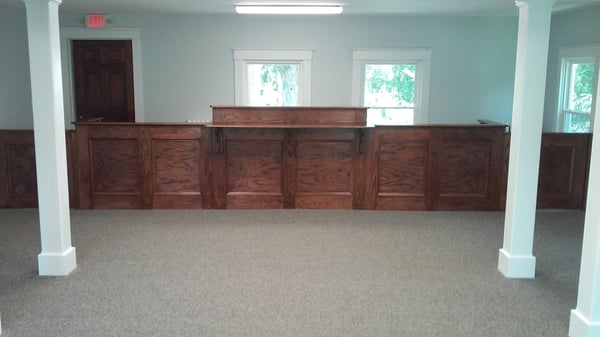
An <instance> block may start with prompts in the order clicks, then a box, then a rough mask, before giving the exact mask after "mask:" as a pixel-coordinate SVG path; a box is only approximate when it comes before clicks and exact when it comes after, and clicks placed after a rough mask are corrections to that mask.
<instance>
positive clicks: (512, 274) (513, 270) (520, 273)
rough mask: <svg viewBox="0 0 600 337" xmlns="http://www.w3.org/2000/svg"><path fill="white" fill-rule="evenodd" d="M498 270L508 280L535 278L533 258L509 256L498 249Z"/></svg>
mask: <svg viewBox="0 0 600 337" xmlns="http://www.w3.org/2000/svg"><path fill="white" fill-rule="evenodd" d="M498 270H500V272H501V273H502V274H504V276H506V277H508V278H535V256H533V255H511V254H510V253H509V252H507V251H506V250H504V248H503V249H500V254H499V256H498Z"/></svg>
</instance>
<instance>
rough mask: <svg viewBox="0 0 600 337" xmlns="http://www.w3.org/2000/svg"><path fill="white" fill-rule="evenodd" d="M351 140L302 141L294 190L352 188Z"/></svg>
mask: <svg viewBox="0 0 600 337" xmlns="http://www.w3.org/2000/svg"><path fill="white" fill-rule="evenodd" d="M352 145H353V144H352V142H335V141H302V142H298V145H297V148H296V156H297V163H298V164H297V165H298V171H297V172H298V173H297V177H298V183H297V187H296V188H297V192H298V193H301V192H348V193H351V192H352V153H353V152H352V150H353V147H352Z"/></svg>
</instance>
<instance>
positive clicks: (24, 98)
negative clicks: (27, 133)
mask: <svg viewBox="0 0 600 337" xmlns="http://www.w3.org/2000/svg"><path fill="white" fill-rule="evenodd" d="M28 53H29V52H28V47H27V26H26V20H25V11H22V10H18V9H13V8H2V9H0V128H2V129H8V128H11V129H31V128H32V127H33V113H32V109H31V80H30V76H29V54H28Z"/></svg>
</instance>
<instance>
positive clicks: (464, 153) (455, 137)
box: [432, 126, 504, 210]
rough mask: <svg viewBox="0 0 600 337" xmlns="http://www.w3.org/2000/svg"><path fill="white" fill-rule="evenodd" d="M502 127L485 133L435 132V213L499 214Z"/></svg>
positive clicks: (438, 130)
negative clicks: (444, 210)
mask: <svg viewBox="0 0 600 337" xmlns="http://www.w3.org/2000/svg"><path fill="white" fill-rule="evenodd" d="M503 135H504V128H503V126H500V127H496V128H489V129H461V128H457V129H454V128H439V129H436V130H434V131H433V133H432V137H433V138H434V139H435V143H436V145H437V146H438V149H439V150H438V151H439V152H438V154H437V160H439V173H437V174H435V173H434V174H432V175H433V179H435V178H436V176H439V179H440V182H439V200H438V205H437V206H438V207H436V209H451V210H459V209H468V210H478V209H480V210H499V209H500V205H501V203H500V194H501V190H502V188H501V186H500V184H501V183H502V178H501V176H500V174H501V173H502V172H503V158H504V156H503V149H504V141H503Z"/></svg>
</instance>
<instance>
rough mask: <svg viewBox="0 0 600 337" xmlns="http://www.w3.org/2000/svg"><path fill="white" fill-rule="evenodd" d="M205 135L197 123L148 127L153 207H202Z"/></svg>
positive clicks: (205, 167) (204, 178) (204, 186)
mask: <svg viewBox="0 0 600 337" xmlns="http://www.w3.org/2000/svg"><path fill="white" fill-rule="evenodd" d="M205 137H206V132H203V129H202V128H200V127H186V128H183V127H177V128H174V127H158V126H156V127H151V128H150V138H151V142H152V146H151V152H152V173H153V175H152V193H153V198H152V203H153V208H192V209H193V208H204V207H206V205H205V204H204V203H205V202H207V201H205V194H204V191H205V190H206V188H207V184H206V169H207V166H206V160H207V159H206V157H207V154H206V153H207V149H206V145H207V140H206V138H205ZM208 207H210V206H208Z"/></svg>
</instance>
